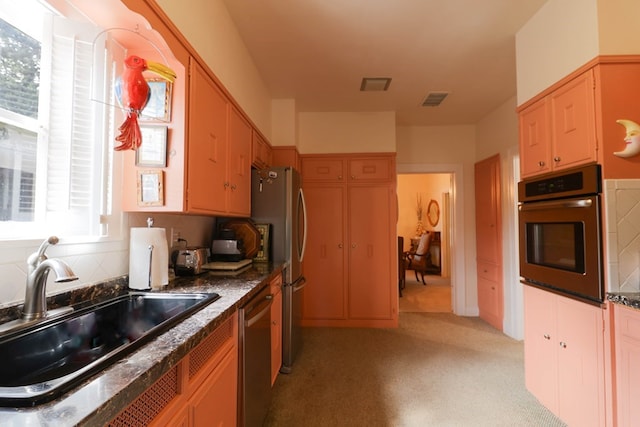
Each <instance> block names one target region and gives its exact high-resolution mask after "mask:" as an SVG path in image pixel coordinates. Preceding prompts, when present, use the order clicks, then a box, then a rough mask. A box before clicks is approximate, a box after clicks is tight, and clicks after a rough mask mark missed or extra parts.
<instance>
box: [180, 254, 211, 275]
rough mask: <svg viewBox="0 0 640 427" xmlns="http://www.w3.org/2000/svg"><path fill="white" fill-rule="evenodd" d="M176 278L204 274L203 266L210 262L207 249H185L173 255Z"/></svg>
mask: <svg viewBox="0 0 640 427" xmlns="http://www.w3.org/2000/svg"><path fill="white" fill-rule="evenodd" d="M171 255H172V256H171V257H172V258H173V270H174V272H175V274H176V276H194V275H196V274H200V273H203V272H204V269H203V268H202V266H203V265H204V264H206V263H207V261H208V260H209V250H208V249H207V248H197V247H190V248H183V249H178V250H176V251H174V252H173V253H172V254H171Z"/></svg>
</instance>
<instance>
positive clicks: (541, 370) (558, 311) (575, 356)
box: [524, 285, 606, 426]
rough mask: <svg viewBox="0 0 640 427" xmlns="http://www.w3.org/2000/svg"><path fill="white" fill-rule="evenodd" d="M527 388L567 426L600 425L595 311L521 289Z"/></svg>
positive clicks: (600, 336)
mask: <svg viewBox="0 0 640 427" xmlns="http://www.w3.org/2000/svg"><path fill="white" fill-rule="evenodd" d="M524 310H525V312H524V322H525V324H524V327H525V338H524V339H525V341H524V355H525V383H526V386H527V389H528V390H529V391H530V392H531V393H532V394H533V395H534V396H535V397H536V398H537V399H538V400H539V401H540V402H541V403H542V404H543V405H544V406H546V407H547V408H548V409H549V410H551V411H552V412H553V413H554V414H556V415H557V416H558V417H559V418H561V419H562V420H563V421H564V422H566V423H567V424H568V425H572V426H573V425H576V426H602V425H605V415H606V414H605V368H604V315H603V310H602V309H601V308H600V307H596V306H593V305H590V304H586V303H583V302H579V301H576V300H573V299H569V298H566V297H563V296H560V295H556V294H553V293H551V292H548V291H544V290H541V289H538V288H534V287H532V286H527V285H525V286H524Z"/></svg>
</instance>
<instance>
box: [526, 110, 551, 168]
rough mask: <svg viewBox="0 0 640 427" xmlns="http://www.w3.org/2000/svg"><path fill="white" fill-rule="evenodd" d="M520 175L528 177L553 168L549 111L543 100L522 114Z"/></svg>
mask: <svg viewBox="0 0 640 427" xmlns="http://www.w3.org/2000/svg"><path fill="white" fill-rule="evenodd" d="M519 124H520V174H521V176H522V177H523V178H524V177H527V176H531V175H536V174H539V173H544V172H548V171H549V170H550V167H551V162H550V160H551V140H550V136H549V110H548V108H547V99H546V98H543V99H541V100H539V101H537V102H536V103H534V104H532V105H530V106H529V107H527V109H525V110H523V111H521V112H520V117H519Z"/></svg>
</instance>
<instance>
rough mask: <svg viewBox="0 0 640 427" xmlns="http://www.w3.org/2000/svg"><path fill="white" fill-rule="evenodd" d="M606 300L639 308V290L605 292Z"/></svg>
mask: <svg viewBox="0 0 640 427" xmlns="http://www.w3.org/2000/svg"><path fill="white" fill-rule="evenodd" d="M607 300H608V301H611V302H613V303H615V304H622V305H626V306H627V307H632V308H635V309H639V310H640V292H611V293H608V294H607Z"/></svg>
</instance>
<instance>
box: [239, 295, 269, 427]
mask: <svg viewBox="0 0 640 427" xmlns="http://www.w3.org/2000/svg"><path fill="white" fill-rule="evenodd" d="M269 290H270V289H269V286H265V288H264V289H263V290H261V291H260V292H259V293H258V294H257V295H256V296H254V297H253V298H252V299H251V300H250V301H249V302H248V303H246V304H245V305H244V306H243V307H241V308H240V310H239V321H240V328H239V332H240V369H239V381H240V382H239V387H238V391H239V401H240V402H239V403H240V404H239V405H238V408H239V411H238V412H239V413H238V421H239V423H240V424H239V425H242V426H246V427H254V426H255V427H258V426H261V425H262V424H263V422H264V419H265V417H266V415H267V412H268V411H269V404H270V403H271V304H272V303H273V295H271V293H269Z"/></svg>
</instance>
